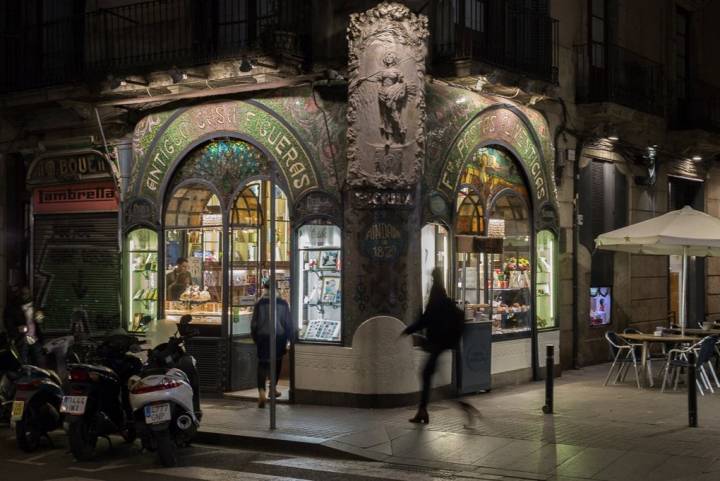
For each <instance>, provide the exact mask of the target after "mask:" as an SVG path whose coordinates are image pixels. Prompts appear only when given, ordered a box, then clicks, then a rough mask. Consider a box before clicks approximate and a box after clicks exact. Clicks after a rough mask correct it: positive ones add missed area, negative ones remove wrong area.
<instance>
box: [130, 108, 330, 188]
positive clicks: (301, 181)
mask: <svg viewBox="0 0 720 481" xmlns="http://www.w3.org/2000/svg"><path fill="white" fill-rule="evenodd" d="M212 132H218V133H221V132H224V133H225V135H227V132H237V133H239V134H240V135H242V136H243V137H247V138H249V140H250V141H251V142H254V143H257V145H259V146H261V147H264V148H265V150H266V151H267V152H269V153H270V155H271V156H273V157H274V158H275V160H276V161H277V163H278V166H279V167H280V171H281V172H282V174H283V175H284V177H285V180H286V182H287V185H288V186H289V188H290V191H291V195H292V197H293V198H298V197H300V196H302V195H303V194H304V193H305V192H307V191H310V190H313V189H315V188H317V187H318V177H317V175H316V173H315V170H314V169H313V166H312V163H311V162H310V157H309V155H308V153H307V151H306V149H305V148H304V147H303V145H302V144H301V142H300V141H299V140H298V139H297V137H296V136H295V134H293V133H292V132H291V131H290V130H289V129H288V128H287V127H286V126H285V125H283V123H281V122H280V121H279V120H278V119H277V118H275V117H273V116H272V115H271V114H270V113H268V112H266V111H265V110H263V109H261V108H259V107H257V106H255V105H252V104H250V103H247V102H225V103H219V104H213V105H206V106H199V107H194V108H191V109H189V110H187V111H185V112H183V113H182V114H180V115H179V116H178V117H177V118H176V119H174V120H173V121H172V123H171V124H170V125H169V126H168V128H167V129H166V130H165V132H164V133H162V134H161V136H162V137H161V138H160V139H158V140H157V141H156V142H155V145H154V147H153V148H152V150H150V151H149V152H148V154H147V156H146V158H145V160H144V162H145V167H144V172H143V173H142V178H141V182H140V183H139V184H138V185H136V187H135V189H136V194H143V195H145V196H148V197H150V198H156V197H157V195H158V191H159V189H160V186H161V185H162V184H163V181H164V179H165V177H166V175H167V174H168V171H169V169H171V168H172V167H173V166H174V165H175V164H176V163H177V162H178V161H179V160H180V159H179V157H180V155H182V154H184V153H186V150H187V148H188V147H190V146H191V145H192V144H193V143H194V142H196V141H197V140H198V139H200V138H201V137H203V136H205V137H207V134H210V133H212Z"/></svg>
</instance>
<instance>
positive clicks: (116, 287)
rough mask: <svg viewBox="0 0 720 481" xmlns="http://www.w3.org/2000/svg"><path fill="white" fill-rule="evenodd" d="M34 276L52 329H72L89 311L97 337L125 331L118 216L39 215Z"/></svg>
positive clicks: (37, 294)
mask: <svg viewBox="0 0 720 481" xmlns="http://www.w3.org/2000/svg"><path fill="white" fill-rule="evenodd" d="M33 273H34V284H33V288H34V291H35V299H36V301H37V302H38V303H39V305H40V306H41V307H42V309H43V310H44V311H45V315H46V319H45V326H44V328H45V329H46V330H62V331H66V330H68V329H69V328H70V320H71V319H73V317H75V318H77V317H80V313H81V312H82V311H83V310H84V311H85V312H86V313H87V320H88V327H89V329H90V331H91V332H92V333H98V332H100V333H101V332H104V331H106V330H109V329H115V328H117V327H120V325H121V324H120V295H121V294H120V293H121V288H120V287H121V286H120V252H119V249H118V219H117V214H115V213H97V214H63V215H36V216H35V218H34V223H33ZM73 313H74V316H73Z"/></svg>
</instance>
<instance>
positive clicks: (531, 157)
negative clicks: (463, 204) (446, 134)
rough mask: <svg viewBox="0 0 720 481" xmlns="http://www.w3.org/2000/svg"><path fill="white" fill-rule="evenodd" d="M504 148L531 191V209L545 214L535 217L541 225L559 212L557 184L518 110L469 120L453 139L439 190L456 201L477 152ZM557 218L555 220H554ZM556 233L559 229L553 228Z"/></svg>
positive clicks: (497, 108)
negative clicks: (471, 160) (552, 213)
mask: <svg viewBox="0 0 720 481" xmlns="http://www.w3.org/2000/svg"><path fill="white" fill-rule="evenodd" d="M492 145H496V146H501V147H503V148H505V149H506V150H507V151H509V152H510V153H511V154H512V155H513V156H514V157H515V159H517V161H518V163H519V164H520V166H521V168H522V170H523V172H524V174H525V177H526V179H527V180H528V188H529V190H530V197H531V207H532V209H533V210H534V211H535V212H536V213H538V214H542V215H538V216H536V219H537V222H538V223H540V224H542V223H543V222H544V221H543V219H544V218H548V215H547V212H548V210H552V211H556V210H557V198H556V189H555V181H554V177H553V175H552V172H551V170H552V169H551V165H550V162H549V159H546V158H545V152H544V149H543V144H542V142H541V139H540V138H539V136H538V135H537V133H536V132H535V130H534V129H533V127H532V124H531V122H530V120H529V119H528V118H527V117H526V116H525V114H524V113H523V112H522V111H520V110H519V109H518V108H517V107H515V106H512V105H505V104H498V105H494V106H491V107H489V108H487V109H485V110H483V111H482V112H479V113H478V114H477V115H475V116H474V117H473V118H472V119H470V120H469V121H468V122H467V123H466V124H465V125H464V127H463V128H462V129H461V131H460V133H459V134H458V135H457V136H456V137H455V139H454V140H453V142H452V144H451V147H450V149H449V151H448V153H447V156H446V158H445V161H444V165H443V169H442V171H441V174H440V178H439V180H438V185H437V191H439V192H440V193H442V194H443V195H444V196H445V197H446V199H447V200H449V201H450V200H451V199H453V198H454V195H455V192H456V191H457V188H458V186H459V183H460V181H461V179H460V177H461V173H462V171H463V169H464V167H465V165H466V164H467V163H468V162H469V161H470V159H471V156H472V155H473V154H474V152H476V151H477V149H479V148H482V147H487V146H492ZM555 217H556V216H554V218H553V221H552V222H554V221H555ZM551 228H553V229H554V230H555V229H557V226H551Z"/></svg>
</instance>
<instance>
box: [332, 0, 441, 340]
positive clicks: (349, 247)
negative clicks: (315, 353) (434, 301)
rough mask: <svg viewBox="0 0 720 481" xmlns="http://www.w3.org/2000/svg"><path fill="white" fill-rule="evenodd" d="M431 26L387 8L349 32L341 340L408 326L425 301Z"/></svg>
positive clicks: (361, 17) (356, 21) (401, 9)
mask: <svg viewBox="0 0 720 481" xmlns="http://www.w3.org/2000/svg"><path fill="white" fill-rule="evenodd" d="M427 37H428V28H427V18H426V17H425V16H422V15H416V14H414V13H412V12H411V11H410V10H409V9H408V8H407V7H405V6H404V5H401V4H398V3H393V2H382V3H380V4H379V5H377V6H376V7H375V8H372V9H370V10H368V11H366V12H364V13H359V14H353V15H351V17H350V26H349V27H348V43H349V48H350V52H349V65H348V71H349V86H348V88H349V92H348V93H349V101H348V104H349V105H348V114H347V116H348V171H347V183H346V188H345V191H344V200H345V214H344V215H345V218H344V220H345V221H344V237H345V244H344V245H345V258H344V266H343V268H344V270H345V280H344V282H345V289H344V291H345V304H344V306H345V307H344V316H343V317H344V319H345V324H344V332H343V334H344V337H345V340H346V342H347V343H350V341H351V338H352V336H353V334H354V332H355V330H356V328H357V327H358V326H359V325H360V324H361V323H362V322H363V321H365V320H367V319H369V318H373V317H374V316H382V315H385V316H388V315H389V316H393V317H397V318H398V319H400V320H402V321H405V322H408V321H411V320H412V319H413V317H414V316H415V315H416V314H417V311H418V309H419V306H420V302H421V298H422V296H421V293H420V271H419V269H420V228H421V225H420V223H421V216H420V210H421V209H420V204H421V202H420V196H419V194H420V180H421V178H422V173H423V163H424V156H425V57H426V54H427V46H426V40H427Z"/></svg>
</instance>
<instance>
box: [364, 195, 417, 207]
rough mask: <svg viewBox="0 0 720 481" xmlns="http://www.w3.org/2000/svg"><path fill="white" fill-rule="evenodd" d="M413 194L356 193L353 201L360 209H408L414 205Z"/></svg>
mask: <svg viewBox="0 0 720 481" xmlns="http://www.w3.org/2000/svg"><path fill="white" fill-rule="evenodd" d="M413 198H414V197H413V193H412V192H411V191H408V190H400V191H384V190H373V191H356V192H355V200H356V201H357V206H358V207H359V208H361V209H373V208H378V207H409V206H412V205H413V203H414V200H413Z"/></svg>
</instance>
